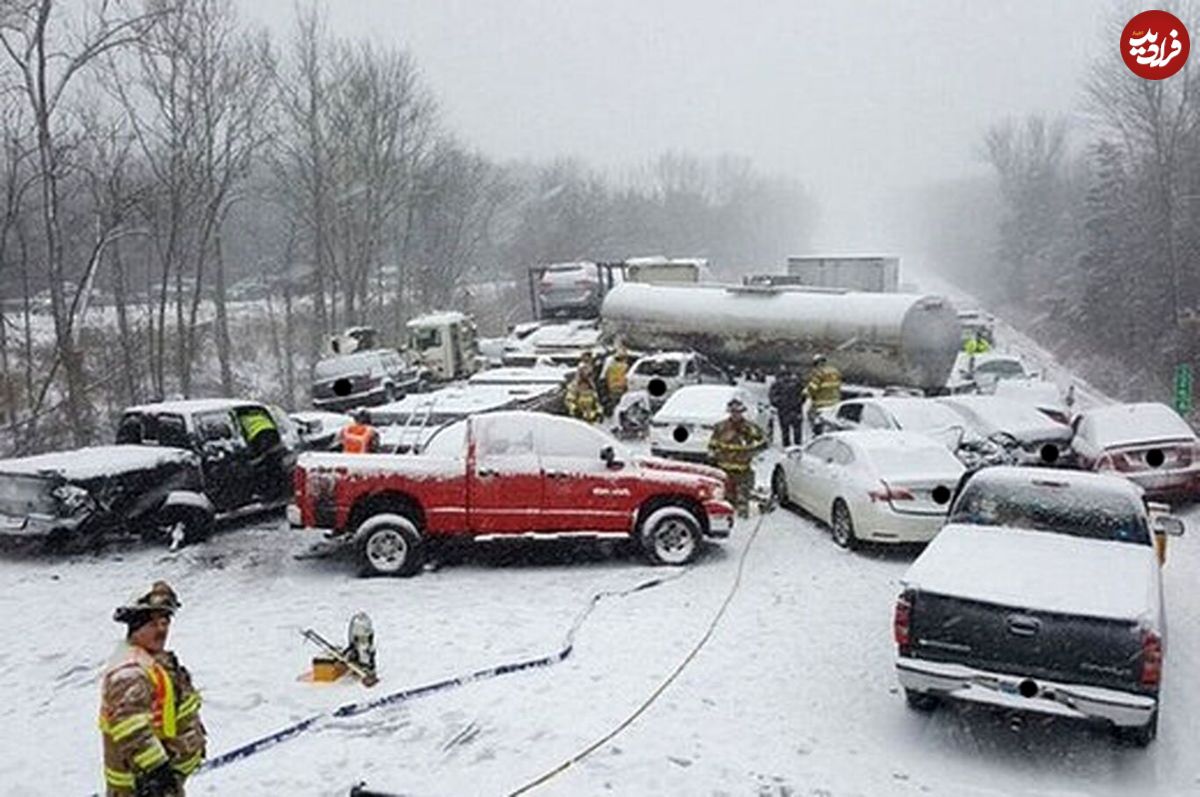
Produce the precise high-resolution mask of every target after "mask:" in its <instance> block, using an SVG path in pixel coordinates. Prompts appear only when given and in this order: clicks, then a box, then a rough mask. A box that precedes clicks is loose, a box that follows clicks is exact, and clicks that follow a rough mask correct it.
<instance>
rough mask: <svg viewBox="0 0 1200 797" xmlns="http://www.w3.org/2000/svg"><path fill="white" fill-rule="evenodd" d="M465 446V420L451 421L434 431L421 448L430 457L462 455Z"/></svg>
mask: <svg viewBox="0 0 1200 797" xmlns="http://www.w3.org/2000/svg"><path fill="white" fill-rule="evenodd" d="M466 447H467V422H466V421H459V422H457V423H452V424H450V425H449V426H446V427H445V428H443V429H440V430H438V431H437V432H436V433H434V435H433V437H431V438H429V441H428V442H427V443H426V444H425V446H424V447H423V448H422V449H421V453H422V454H425V455H427V456H431V457H451V458H453V457H462V456H463V455H464V453H465V449H466Z"/></svg>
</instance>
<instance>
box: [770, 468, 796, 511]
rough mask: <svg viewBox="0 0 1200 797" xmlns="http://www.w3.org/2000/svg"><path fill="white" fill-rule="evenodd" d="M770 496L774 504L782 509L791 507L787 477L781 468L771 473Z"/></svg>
mask: <svg viewBox="0 0 1200 797" xmlns="http://www.w3.org/2000/svg"><path fill="white" fill-rule="evenodd" d="M771 494H772V495H773V496H775V502H776V503H777V504H779V506H781V507H783V508H784V509H786V508H788V507H790V506H791V505H792V500H791V498H789V497H788V486H787V476H786V475H785V474H784V472H783V468H781V467H777V468H775V470H774V471H773V472H772V473H771Z"/></svg>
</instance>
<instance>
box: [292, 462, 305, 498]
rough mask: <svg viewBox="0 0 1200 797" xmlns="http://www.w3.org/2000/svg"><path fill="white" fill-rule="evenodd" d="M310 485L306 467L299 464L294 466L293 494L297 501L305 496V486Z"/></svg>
mask: <svg viewBox="0 0 1200 797" xmlns="http://www.w3.org/2000/svg"><path fill="white" fill-rule="evenodd" d="M307 485H308V474H306V473H305V472H304V468H302V467H300V466H299V465H297V466H296V467H294V468H292V495H293V496H294V497H295V500H296V503H297V504H299V503H300V500H301V499H302V498H303V497H304V488H305V487H306V486H307Z"/></svg>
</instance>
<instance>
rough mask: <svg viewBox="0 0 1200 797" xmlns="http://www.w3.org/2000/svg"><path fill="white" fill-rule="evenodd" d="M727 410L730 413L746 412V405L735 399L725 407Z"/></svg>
mask: <svg viewBox="0 0 1200 797" xmlns="http://www.w3.org/2000/svg"><path fill="white" fill-rule="evenodd" d="M725 409H726V410H728V411H729V412H745V411H746V405H745V404H743V403H742V400H741V399H740V398H737V397H734V398H731V399H730V400H729V403H728V404H726V405H725Z"/></svg>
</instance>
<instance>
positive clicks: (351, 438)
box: [342, 423, 379, 454]
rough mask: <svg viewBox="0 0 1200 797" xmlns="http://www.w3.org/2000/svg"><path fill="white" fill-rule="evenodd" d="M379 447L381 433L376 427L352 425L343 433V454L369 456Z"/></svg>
mask: <svg viewBox="0 0 1200 797" xmlns="http://www.w3.org/2000/svg"><path fill="white" fill-rule="evenodd" d="M378 445H379V433H378V432H376V431H375V427H374V426H368V425H367V424H365V423H352V424H350V425H349V426H347V427H346V428H345V429H344V430H343V431H342V452H343V453H345V454H369V453H370V452H372V451H374V450H375V449H376V448H377V447H378Z"/></svg>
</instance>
